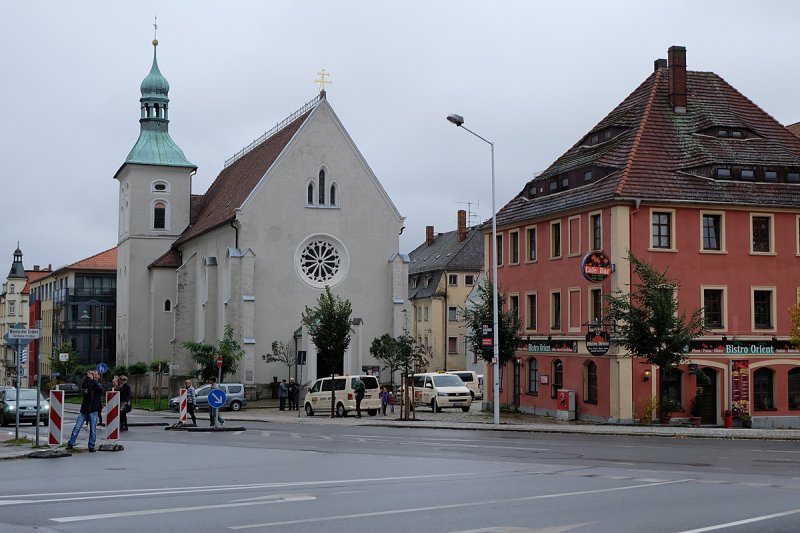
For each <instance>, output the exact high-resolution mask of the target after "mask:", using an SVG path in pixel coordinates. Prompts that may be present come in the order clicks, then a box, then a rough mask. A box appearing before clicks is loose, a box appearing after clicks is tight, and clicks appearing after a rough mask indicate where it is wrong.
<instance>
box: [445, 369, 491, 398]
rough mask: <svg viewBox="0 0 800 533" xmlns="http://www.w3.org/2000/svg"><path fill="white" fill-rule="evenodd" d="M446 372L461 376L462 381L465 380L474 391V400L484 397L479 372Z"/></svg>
mask: <svg viewBox="0 0 800 533" xmlns="http://www.w3.org/2000/svg"><path fill="white" fill-rule="evenodd" d="M446 373H447V374H453V375H455V376H458V377H460V378H461V381H463V382H464V385H466V386H467V388H468V389H469V390H470V392H472V400H473V401H475V400H482V399H483V389H482V387H481V383H480V382H479V381H478V373H477V372H474V371H472V370H450V371H448V372H446ZM481 377H483V376H481Z"/></svg>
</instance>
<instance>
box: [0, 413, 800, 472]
mask: <svg viewBox="0 0 800 533" xmlns="http://www.w3.org/2000/svg"><path fill="white" fill-rule="evenodd" d="M273 403H274V405H273ZM252 405H253V407H249V406H248V408H246V409H243V410H242V411H238V412H235V413H234V412H230V411H228V412H226V413H225V415H224V416H225V420H226V422H227V421H231V422H234V421H235V422H265V423H281V424H303V425H331V424H336V425H351V426H368V427H369V426H372V427H393V428H431V429H454V430H473V431H511V432H525V433H571V434H590V435H629V436H630V435H633V436H646V437H673V438H700V439H752V440H792V441H800V430H796V429H743V428H733V429H725V428H721V427H710V426H709V427H700V428H693V427H684V426H659V425H653V426H641V425H618V424H599V423H587V422H583V421H556V420H553V419H551V418H548V417H543V416H535V415H523V414H511V413H501V415H500V425H499V426H495V425H494V423H493V416H492V413H491V412H486V411H473V412H469V413H461V412H460V411H458V412H442V413H436V414H434V413H432V412H430V411H424V410H421V409H420V410H419V411H418V412H417V420H400V415H399V411H400V410H399V408H398V409H397V410H396V412H395V414H394V415H387V416H385V417H384V416H380V415H378V416H367V415H365V416H364V417H363V418H360V419H356V418H354V417H352V416H348V417H346V418H330V417H328V416H327V415H317V416H312V417H310V416H306V415H305V413H303V412H302V411H301V412H300V416H298V411H280V410H278V408H277V400H275V401H272V400H262V401H259V402H253V403H252ZM143 414H144V413H143ZM204 414H205V413H203V412H201V413H200V414H199V415H198V422H201V421H206V418H207V417H204V416H203V415H204ZM150 416H153V417H156V416H158V417H161V418H163V419H164V421H165V422H174V421H177V418H178V415H177V413H174V412H172V411H159V412H154V413H150ZM130 425H131V427H134V426H135V423H131V424H130ZM148 425H149V424H148ZM40 431H43V433H44V439H40V442H46V439H47V428H46V426H42V427H41V428H40ZM102 435H103V434H102V433H100V435H98V439H100V438H102ZM13 438H14V428H3V429H2V430H1V431H0V460H3V459H9V458H18V457H24V456H26V455H27V454H28V453H30V452H31V451H33V449H32V446H31V445H30V444H26V445H22V446H16V445H11V444H6V441H8V440H11V439H13Z"/></svg>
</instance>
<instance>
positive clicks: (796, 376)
mask: <svg viewBox="0 0 800 533" xmlns="http://www.w3.org/2000/svg"><path fill="white" fill-rule="evenodd" d="M788 390H789V409H800V367H797V368H793V369H791V370H789V389H788Z"/></svg>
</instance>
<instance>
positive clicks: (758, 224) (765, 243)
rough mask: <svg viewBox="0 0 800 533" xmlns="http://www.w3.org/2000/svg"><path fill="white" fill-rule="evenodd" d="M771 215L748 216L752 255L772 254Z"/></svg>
mask: <svg viewBox="0 0 800 533" xmlns="http://www.w3.org/2000/svg"><path fill="white" fill-rule="evenodd" d="M772 226H773V225H772V215H771V214H755V213H754V214H751V215H750V233H751V235H752V239H751V241H750V251H751V252H752V253H754V254H769V253H773V252H774V247H773V244H772V243H773V240H774V236H773V227H772Z"/></svg>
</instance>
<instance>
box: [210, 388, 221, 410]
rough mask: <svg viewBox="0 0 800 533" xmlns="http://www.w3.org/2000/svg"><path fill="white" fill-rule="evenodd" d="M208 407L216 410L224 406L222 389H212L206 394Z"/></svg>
mask: <svg viewBox="0 0 800 533" xmlns="http://www.w3.org/2000/svg"><path fill="white" fill-rule="evenodd" d="M208 405H210V406H211V407H213V408H215V409H217V408H219V407H222V406H223V405H225V391H223V390H222V389H212V390H211V392H209V393H208Z"/></svg>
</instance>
